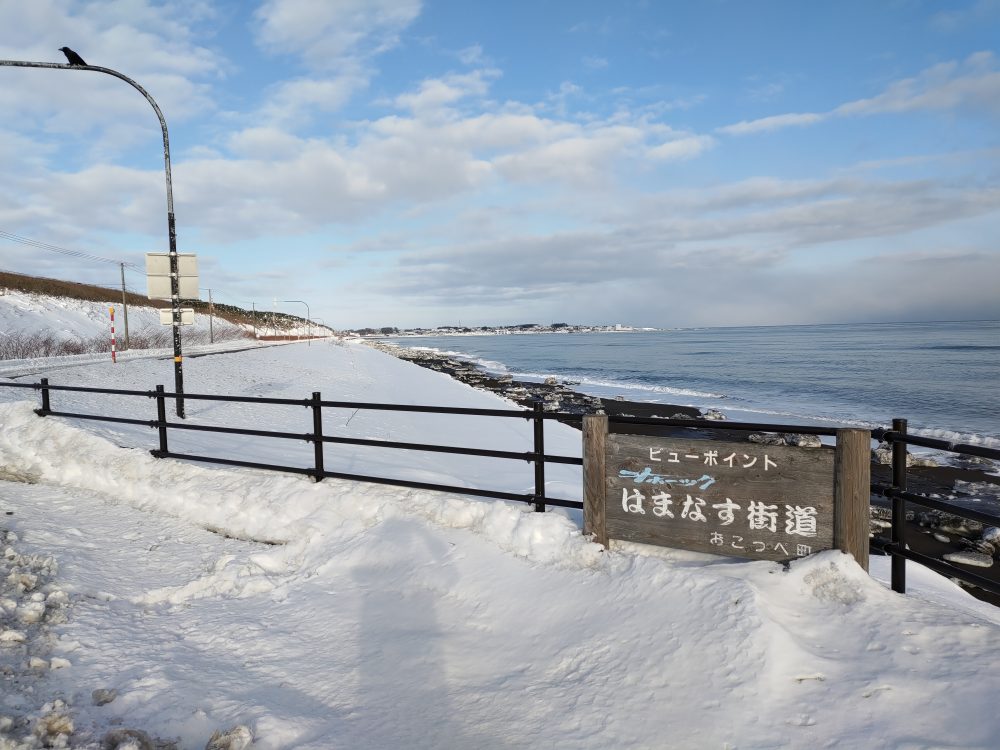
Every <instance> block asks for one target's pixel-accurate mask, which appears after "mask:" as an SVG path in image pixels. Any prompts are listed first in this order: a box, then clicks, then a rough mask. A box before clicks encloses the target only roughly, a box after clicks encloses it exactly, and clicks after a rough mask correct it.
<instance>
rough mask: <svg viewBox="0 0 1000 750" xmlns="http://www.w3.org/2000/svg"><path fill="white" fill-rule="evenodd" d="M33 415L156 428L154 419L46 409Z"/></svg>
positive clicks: (37, 410) (36, 410)
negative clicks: (103, 415)
mask: <svg viewBox="0 0 1000 750" xmlns="http://www.w3.org/2000/svg"><path fill="white" fill-rule="evenodd" d="M35 413H36V414H38V416H40V417H72V418H73V419H90V420H93V421H95V422H114V423H115V424H138V425H143V426H144V427H156V425H157V421H156V420H155V419H153V420H150V419H130V418H129V417H102V416H100V415H98V414H77V413H75V412H71V411H51V410H46V409H35Z"/></svg>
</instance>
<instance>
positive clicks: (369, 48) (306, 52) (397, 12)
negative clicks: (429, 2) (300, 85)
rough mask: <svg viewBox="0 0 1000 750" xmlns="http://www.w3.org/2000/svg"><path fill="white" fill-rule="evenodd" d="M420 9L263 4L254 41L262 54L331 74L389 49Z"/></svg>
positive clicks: (386, 0)
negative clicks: (348, 60)
mask: <svg viewBox="0 0 1000 750" xmlns="http://www.w3.org/2000/svg"><path fill="white" fill-rule="evenodd" d="M420 8H421V3H420V0H328V1H325V2H316V1H315V0H266V1H265V2H264V3H263V4H262V5H261V7H260V8H258V9H257V12H256V13H255V18H256V20H257V22H258V28H257V38H258V42H259V43H260V44H261V45H262V46H264V48H265V49H268V50H271V51H274V52H279V53H284V54H290V55H295V56H301V58H302V59H303V60H304V61H305V62H306V63H307V64H309V65H310V66H312V67H314V68H316V69H332V68H335V67H336V66H338V65H339V64H340V62H341V60H342V58H345V57H361V58H364V57H367V56H370V55H373V54H378V53H380V52H383V51H385V50H387V49H391V48H392V47H394V46H395V45H396V44H397V43H398V41H399V34H400V33H401V32H402V31H403V30H404V29H405V28H406V27H407V26H409V25H410V24H411V23H412V22H413V21H414V20H415V19H416V18H417V16H418V15H419V14H420Z"/></svg>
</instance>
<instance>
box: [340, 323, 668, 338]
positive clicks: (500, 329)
mask: <svg viewBox="0 0 1000 750" xmlns="http://www.w3.org/2000/svg"><path fill="white" fill-rule="evenodd" d="M656 330H659V329H657V328H636V327H633V326H626V325H622V324H621V323H615V324H614V325H595V326H586V325H570V324H569V323H549V324H547V325H546V324H543V323H520V324H518V325H510V326H478V327H473V328H470V327H468V326H438V327H437V328H404V329H400V328H396V327H394V326H383V327H382V328H358V329H355V330H352V331H349V332H348V333H353V334H355V335H356V336H364V337H368V338H383V337H392V338H396V337H402V336H510V335H517V334H525V333H629V332H634V331H656Z"/></svg>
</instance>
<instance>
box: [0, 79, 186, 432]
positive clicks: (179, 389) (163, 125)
mask: <svg viewBox="0 0 1000 750" xmlns="http://www.w3.org/2000/svg"><path fill="white" fill-rule="evenodd" d="M0 67H9V68H51V69H53V70H93V71H94V72H96V73H106V74H107V75H109V76H114V77H115V78H118V79H119V80H122V81H125V83H127V84H128V85H129V86H131V87H132V88H134V89H135V90H136V91H138V92H139V93H140V94H142V95H143V96H144V97H145V98H146V101H147V102H149V104H150V106H152V108H153V111H154V112H156V116H157V118H158V119H159V120H160V130H162V131H163V166H164V172H165V173H166V177H167V239H168V243H169V244H168V247H169V255H170V293H171V297H170V304H171V312H172V313H173V332H174V391H175V393H176V394H177V398H176V399H175V400H176V401H177V416H178V417H180V418H181V419H184V370H183V367H182V366H181V363H182V362H183V359H184V358H183V357H182V356H181V307H180V302H181V299H180V278H179V276H178V271H177V228H176V224H175V222H174V189H173V185H172V183H171V178H170V138H169V136H168V135H167V121H166V119H165V118H164V117H163V112H162V111H161V110H160V106H159V105H158V104H157V103H156V100H155V99H153V97H151V96H150V95H149V92H148V91H146V89H144V88H143V87H142V86H140V85H139V84H138V83H136V82H135V81H133V80H132V79H131V78H129V77H128V76H127V75H125V74H124V73H119V72H118V71H117V70H112V69H111V68H102V67H100V66H97V65H69V64H67V63H44V62H23V61H21V60H0Z"/></svg>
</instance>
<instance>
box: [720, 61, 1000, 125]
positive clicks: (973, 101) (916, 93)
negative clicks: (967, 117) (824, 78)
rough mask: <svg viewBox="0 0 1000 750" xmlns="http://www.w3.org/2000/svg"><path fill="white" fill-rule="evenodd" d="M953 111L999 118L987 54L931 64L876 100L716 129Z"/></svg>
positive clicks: (998, 86) (998, 76)
mask: <svg viewBox="0 0 1000 750" xmlns="http://www.w3.org/2000/svg"><path fill="white" fill-rule="evenodd" d="M958 109H965V110H969V111H974V112H984V113H987V114H988V115H990V116H997V115H1000V70H998V69H997V64H996V58H995V56H994V55H993V53H992V52H988V51H983V52H976V53H974V54H972V55H969V57H967V58H966V59H965V60H964V61H962V62H954V61H952V62H946V63H940V64H938V65H934V66H932V67H930V68H927V69H926V70H924V71H922V72H921V73H920V74H919V75H917V76H914V77H913V78H904V79H902V80H900V81H896V82H894V83H892V84H891V85H889V86H888V87H887V88H886V89H885V90H884V91H883V92H882V93H880V94H878V95H877V96H873V97H870V98H867V99H858V100H855V101H852V102H846V103H844V104H841V105H840V106H838V107H835V108H834V109H833V110H831V111H829V112H823V113H818V112H802V113H789V114H781V115H772V116H770V117H762V118H759V119H756V120H743V121H742V122H738V123H735V124H734V125H726V126H723V127H720V128H717V129H716V130H717V132H719V133H725V134H726V135H748V134H751V133H764V132H771V131H775V130H781V129H783V128H788V127H802V126H805V125H814V124H816V123H818V122H823V121H824V120H827V119H829V118H830V117H860V116H867V115H875V114H886V113H893V114H898V113H905V112H915V111H922V110H923V111H926V110H958Z"/></svg>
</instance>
